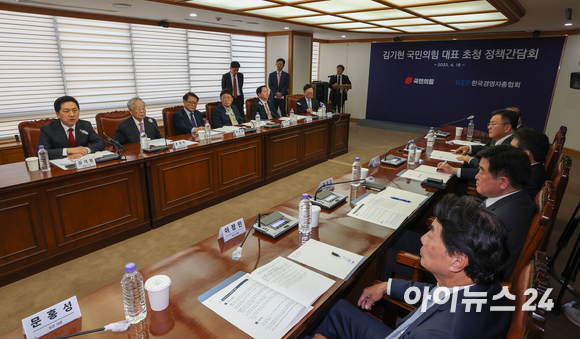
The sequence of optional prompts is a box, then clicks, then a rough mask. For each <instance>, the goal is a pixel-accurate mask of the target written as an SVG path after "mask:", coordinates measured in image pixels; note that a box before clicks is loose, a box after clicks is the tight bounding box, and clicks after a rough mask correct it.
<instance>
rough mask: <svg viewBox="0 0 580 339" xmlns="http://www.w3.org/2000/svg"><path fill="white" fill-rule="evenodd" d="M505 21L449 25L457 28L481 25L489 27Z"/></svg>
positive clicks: (473, 27)
mask: <svg viewBox="0 0 580 339" xmlns="http://www.w3.org/2000/svg"><path fill="white" fill-rule="evenodd" d="M505 22H506V21H505V20H503V21H486V22H467V23H463V24H451V26H453V27H455V28H457V29H475V28H483V27H490V26H495V25H499V24H503V23H505Z"/></svg>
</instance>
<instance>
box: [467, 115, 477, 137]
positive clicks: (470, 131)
mask: <svg viewBox="0 0 580 339" xmlns="http://www.w3.org/2000/svg"><path fill="white" fill-rule="evenodd" d="M474 129H475V124H474V123H473V120H469V125H467V140H468V141H471V139H473V130H474Z"/></svg>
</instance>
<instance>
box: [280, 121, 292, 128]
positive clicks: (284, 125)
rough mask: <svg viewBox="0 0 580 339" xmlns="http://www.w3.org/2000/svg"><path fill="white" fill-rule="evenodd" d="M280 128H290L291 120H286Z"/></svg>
mask: <svg viewBox="0 0 580 339" xmlns="http://www.w3.org/2000/svg"><path fill="white" fill-rule="evenodd" d="M280 126H282V127H288V126H290V120H284V121H282V123H281V124H280Z"/></svg>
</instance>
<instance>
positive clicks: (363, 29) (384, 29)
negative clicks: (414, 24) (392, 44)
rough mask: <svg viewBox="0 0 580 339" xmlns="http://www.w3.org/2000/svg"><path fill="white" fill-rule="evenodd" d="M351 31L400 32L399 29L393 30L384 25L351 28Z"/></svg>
mask: <svg viewBox="0 0 580 339" xmlns="http://www.w3.org/2000/svg"><path fill="white" fill-rule="evenodd" d="M351 31H353V32H366V33H400V32H399V31H395V30H392V29H388V28H384V27H375V28H353V29H351Z"/></svg>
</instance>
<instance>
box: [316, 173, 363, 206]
mask: <svg viewBox="0 0 580 339" xmlns="http://www.w3.org/2000/svg"><path fill="white" fill-rule="evenodd" d="M366 180H367V178H365V179H356V180H348V181H339V182H333V183H331V184H324V185H322V186H320V187H318V189H317V190H316V193H314V200H315V201H316V196H317V195H318V193H319V192H320V190H321V189H322V188H323V187H327V186H333V185H336V184H347V183H349V182H355V181H366ZM369 181H370V180H369Z"/></svg>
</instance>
